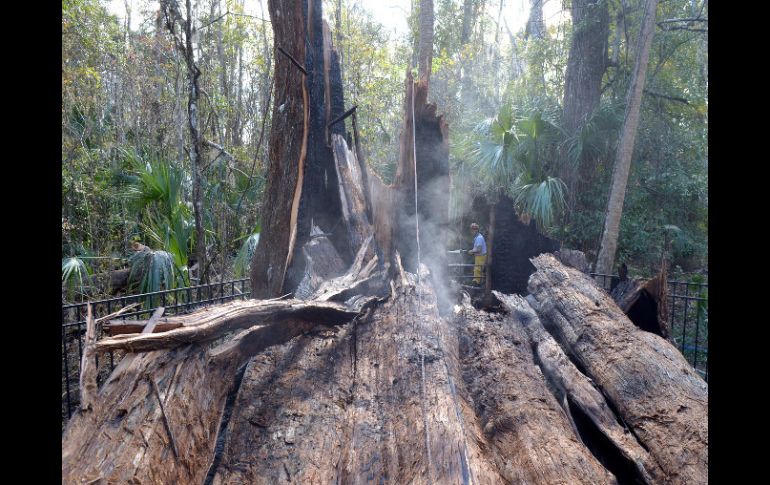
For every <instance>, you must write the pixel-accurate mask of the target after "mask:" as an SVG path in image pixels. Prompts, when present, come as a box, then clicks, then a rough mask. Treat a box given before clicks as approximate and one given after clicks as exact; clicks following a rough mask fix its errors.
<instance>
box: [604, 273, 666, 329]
mask: <svg viewBox="0 0 770 485" xmlns="http://www.w3.org/2000/svg"><path fill="white" fill-rule="evenodd" d="M666 277H667V272H666V271H665V270H664V271H661V272H660V273H659V274H658V275H657V276H655V277H654V278H633V279H623V280H621V281H619V282H618V284H617V286H615V288H613V289H612V292H611V293H610V295H611V296H612V299H613V300H615V303H617V305H618V307H620V309H621V310H623V312H624V313H625V314H626V315H628V318H629V319H630V320H631V321H632V322H633V323H634V325H636V326H637V327H639V328H641V329H642V330H645V331H647V332H652V333H654V334H655V335H660V336H661V337H663V338H665V339H670V338H671V323H670V322H669V319H668V291H667V287H666Z"/></svg>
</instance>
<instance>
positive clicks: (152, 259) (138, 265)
mask: <svg viewBox="0 0 770 485" xmlns="http://www.w3.org/2000/svg"><path fill="white" fill-rule="evenodd" d="M129 263H130V265H131V273H130V275H129V281H138V282H139V287H138V292H139V293H151V292H156V291H160V290H163V289H171V288H175V287H176V271H175V265H174V258H173V256H171V254H169V253H168V252H166V251H153V250H151V249H145V250H143V251H137V252H136V253H134V254H133V255H132V256H131V258H130V260H129Z"/></svg>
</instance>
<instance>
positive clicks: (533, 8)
mask: <svg viewBox="0 0 770 485" xmlns="http://www.w3.org/2000/svg"><path fill="white" fill-rule="evenodd" d="M529 5H530V10H529V19H528V20H527V27H526V29H525V30H524V38H525V39H526V38H529V37H531V38H533V39H542V38H543V37H545V22H544V21H543V0H530V2H529Z"/></svg>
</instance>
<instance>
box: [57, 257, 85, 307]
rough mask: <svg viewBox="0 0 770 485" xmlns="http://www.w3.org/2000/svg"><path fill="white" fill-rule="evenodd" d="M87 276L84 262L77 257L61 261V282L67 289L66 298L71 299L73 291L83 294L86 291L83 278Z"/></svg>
mask: <svg viewBox="0 0 770 485" xmlns="http://www.w3.org/2000/svg"><path fill="white" fill-rule="evenodd" d="M88 275H89V270H88V266H86V263H85V261H83V260H82V259H80V258H78V257H71V258H64V259H62V261H61V282H62V286H66V288H67V297H68V298H70V299H71V298H72V296H73V295H74V293H75V290H78V292H79V293H81V294H83V293H85V291H86V285H85V284H84V281H83V280H84V278H87V277H88Z"/></svg>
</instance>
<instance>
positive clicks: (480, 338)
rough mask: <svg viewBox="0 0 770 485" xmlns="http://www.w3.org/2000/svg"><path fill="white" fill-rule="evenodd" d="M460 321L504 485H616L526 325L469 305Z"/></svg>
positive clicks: (465, 357)
mask: <svg viewBox="0 0 770 485" xmlns="http://www.w3.org/2000/svg"><path fill="white" fill-rule="evenodd" d="M458 318H459V321H460V323H459V325H460V326H461V332H462V333H461V337H460V354H461V356H462V362H463V364H464V369H463V371H464V375H465V383H466V385H467V386H468V389H469V392H470V397H471V398H472V402H473V405H474V407H475V412H476V414H477V415H478V419H479V424H480V425H481V426H482V427H483V438H482V443H483V447H484V448H488V454H489V455H491V456H492V457H493V458H494V461H495V464H496V468H497V470H499V472H500V474H501V479H500V480H498V482H504V483H542V484H546V483H565V484H573V483H574V484H577V483H583V484H598V483H614V481H615V480H614V477H613V476H612V474H611V473H610V472H609V471H607V469H605V467H604V466H602V464H601V463H600V462H599V461H598V460H597V459H596V458H595V457H594V456H593V455H592V454H591V452H590V451H589V449H588V448H586V446H585V445H584V444H583V443H582V442H581V439H580V436H579V435H578V432H577V431H576V430H575V429H573V426H572V424H571V421H570V419H569V417H568V415H567V414H566V413H565V411H564V410H563V409H562V406H561V403H560V402H558V401H557V400H556V398H555V397H554V395H553V394H552V393H551V391H550V390H549V384H548V383H547V382H546V380H545V379H544V378H543V374H542V373H541V370H540V369H539V368H538V366H537V365H536V363H535V362H536V361H535V359H534V358H533V354H532V348H531V346H530V345H529V340H528V337H527V333H526V332H525V330H524V328H523V325H522V322H521V320H520V319H518V318H517V317H516V315H515V314H508V315H503V314H500V313H487V312H481V311H478V310H475V309H474V308H473V307H471V306H470V305H469V304H468V303H467V302H466V304H465V305H464V307H463V308H462V309H461V311H460V313H459V315H458ZM478 483H493V482H491V481H481V480H479V482H478Z"/></svg>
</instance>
